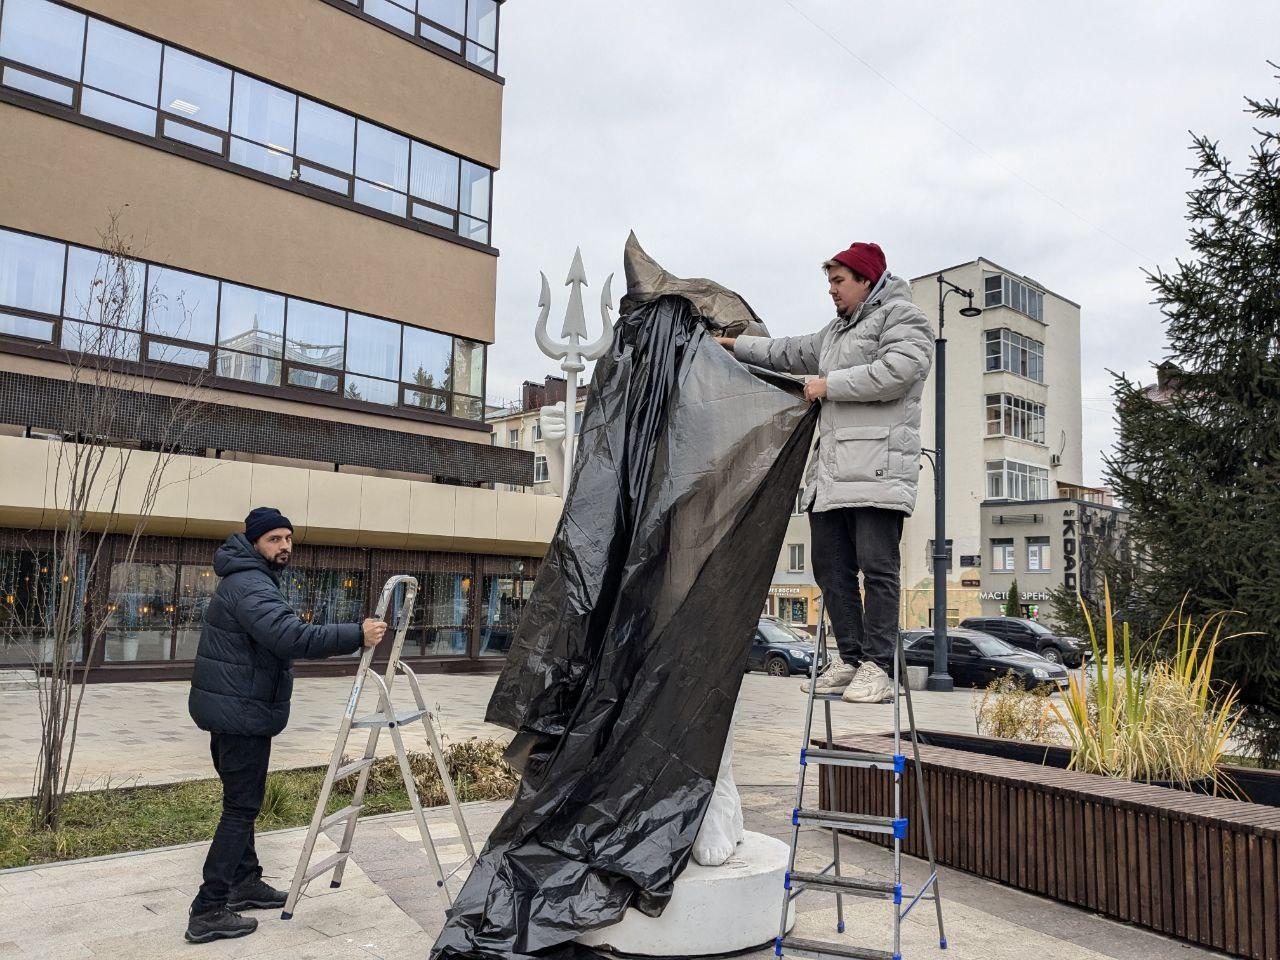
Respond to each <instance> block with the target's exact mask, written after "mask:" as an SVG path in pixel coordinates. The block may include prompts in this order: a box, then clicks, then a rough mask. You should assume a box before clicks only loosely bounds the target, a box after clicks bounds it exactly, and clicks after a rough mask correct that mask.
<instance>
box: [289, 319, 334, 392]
mask: <svg viewBox="0 0 1280 960" xmlns="http://www.w3.org/2000/svg"><path fill="white" fill-rule="evenodd" d="M346 318H347V315H346V313H344V312H343V311H342V310H337V309H335V308H333V307H324V306H321V305H320V304H318V303H311V302H310V301H308V300H295V299H293V298H292V297H290V298H289V316H288V322H287V326H286V328H285V345H284V351H285V357H286V358H287V359H288V360H290V361H291V362H293V363H306V364H309V365H311V366H313V367H333V368H334V369H339V370H340V369H341V368H342V344H343V340H344V339H345V331H346ZM290 382H291V383H292V382H294V381H293V378H292V377H290ZM304 386H310V384H304ZM337 386H338V385H337V381H336V380H335V381H334V384H333V386H332V387H331V388H330V387H326V388H325V389H334V390H336V389H337Z"/></svg>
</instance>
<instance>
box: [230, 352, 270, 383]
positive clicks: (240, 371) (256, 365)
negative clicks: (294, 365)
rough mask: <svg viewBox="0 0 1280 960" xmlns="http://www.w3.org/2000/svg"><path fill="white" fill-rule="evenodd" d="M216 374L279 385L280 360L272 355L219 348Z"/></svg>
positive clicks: (250, 381)
mask: <svg viewBox="0 0 1280 960" xmlns="http://www.w3.org/2000/svg"><path fill="white" fill-rule="evenodd" d="M218 376H220V377H230V378H231V379H232V380H245V381H248V382H249V383H263V384H267V385H268V386H272V387H278V386H280V361H279V360H277V359H275V358H274V357H263V356H259V355H257V354H252V353H235V352H234V351H231V350H219V351H218Z"/></svg>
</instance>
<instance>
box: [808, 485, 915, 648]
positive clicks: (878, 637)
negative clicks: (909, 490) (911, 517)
mask: <svg viewBox="0 0 1280 960" xmlns="http://www.w3.org/2000/svg"><path fill="white" fill-rule="evenodd" d="M904 519H906V514H904V513H902V512H900V511H898V510H881V509H880V508H878V507H846V508H844V509H841V510H824V511H822V512H821V513H814V512H810V514H809V529H810V531H812V534H813V577H814V579H815V580H817V581H818V586H819V587H821V588H822V597H823V599H824V600H826V607H827V616H828V617H830V618H831V628H832V631H833V632H834V633H835V635H836V646H837V647H838V648H839V650H840V656H841V658H842V659H843V660H844V662H845V663H847V664H849V665H850V666H853V667H856V666H858V664H860V663H862V662H863V661H864V660H874V661H875V662H876V663H877V664H879V665H880V667H881V668H882V669H883V670H884V671H885V672H887V673H892V672H893V651H894V649H895V645H896V643H897V640H898V599H899V597H900V595H901V593H902V586H901V578H902V558H901V555H900V553H899V550H898V544H899V542H900V541H901V540H902V521H903V520H904ZM858 571H862V585H861V589H860V588H859V584H858ZM864 594H865V599H864Z"/></svg>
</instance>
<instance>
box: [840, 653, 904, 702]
mask: <svg viewBox="0 0 1280 960" xmlns="http://www.w3.org/2000/svg"><path fill="white" fill-rule="evenodd" d="M840 699H841V700H843V701H844V702H845V703H884V701H886V700H891V699H893V681H892V680H890V679H889V675H888V674H887V673H885V672H884V671H883V670H881V669H880V667H879V666H877V665H876V663H875V661H873V660H866V661H864V662H863V664H862V666H860V667H859V668H858V672H857V673H855V674H854V675H853V680H852V682H851V683H850V684H849V685H848V686H847V687H845V688H844V693H843V694H842V695H841V697H840Z"/></svg>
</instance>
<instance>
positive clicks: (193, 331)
mask: <svg viewBox="0 0 1280 960" xmlns="http://www.w3.org/2000/svg"><path fill="white" fill-rule="evenodd" d="M147 293H148V297H147V332H148V333H157V334H160V335H161V336H164V337H173V338H174V339H175V340H194V341H195V342H196V343H213V339H214V332H215V331H216V330H217V328H218V281H217V280H211V279H210V278H208V277H198V276H196V275H195V274H194V273H184V272H182V271H181V270H166V269H164V268H163V267H148V268H147ZM206 362H207V358H206Z"/></svg>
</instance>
